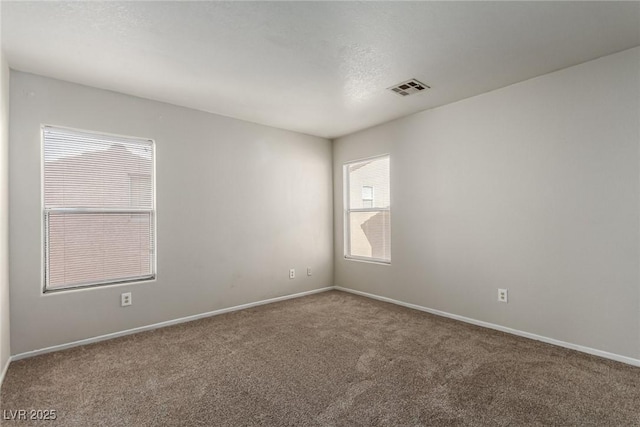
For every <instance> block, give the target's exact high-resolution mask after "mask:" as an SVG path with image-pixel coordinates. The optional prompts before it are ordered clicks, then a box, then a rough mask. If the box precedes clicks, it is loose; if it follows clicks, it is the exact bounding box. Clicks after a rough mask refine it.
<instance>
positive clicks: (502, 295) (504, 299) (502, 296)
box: [498, 289, 509, 302]
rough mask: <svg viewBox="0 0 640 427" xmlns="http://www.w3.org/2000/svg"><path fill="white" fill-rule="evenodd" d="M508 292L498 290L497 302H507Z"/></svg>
mask: <svg viewBox="0 0 640 427" xmlns="http://www.w3.org/2000/svg"><path fill="white" fill-rule="evenodd" d="M508 292H509V291H508V290H507V289H498V301H500V302H508V296H509V295H508Z"/></svg>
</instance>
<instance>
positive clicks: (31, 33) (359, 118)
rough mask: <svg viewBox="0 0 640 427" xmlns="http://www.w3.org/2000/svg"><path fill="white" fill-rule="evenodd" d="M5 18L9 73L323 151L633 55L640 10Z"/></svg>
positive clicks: (413, 9)
mask: <svg viewBox="0 0 640 427" xmlns="http://www.w3.org/2000/svg"><path fill="white" fill-rule="evenodd" d="M1 7H2V11H1V12H2V47H3V49H4V50H5V54H6V57H7V60H8V62H9V65H10V66H11V67H12V68H14V69H17V70H22V71H27V72H32V73H36V74H42V75H46V76H50V77H54V78H58V79H62V80H67V81H71V82H76V83H81V84H85V85H90V86H95V87H99V88H103V89H110V90H114V91H118V92H123V93H127V94H132V95H137V96H141V97H144V98H150V99H155V100H159V101H165V102H169V103H172V104H177V105H182V106H186V107H191V108H196V109H199V110H204V111H209V112H212V113H218V114H222V115H225V116H231V117H236V118H240V119H244V120H249V121H252V122H257V123H262V124H267V125H271V126H276V127H280V128H284V129H290V130H295V131H299V132H303V133H307V134H312V135H319V136H323V137H329V138H333V137H337V136H341V135H345V134H348V133H351V132H354V131H357V130H359V129H363V128H366V127H369V126H372V125H375V124H378V123H382V122H385V121H388V120H391V119H394V118H397V117H401V116H404V115H407V114H411V113H414V112H417V111H420V110H424V109H428V108H432V107H435V106H439V105H443V104H447V103H450V102H453V101H456V100H460V99H463V98H467V97H470V96H473V95H476V94H479V93H482V92H486V91H489V90H492V89H496V88H499V87H503V86H506V85H509V84H512V83H515V82H518V81H522V80H526V79H528V78H531V77H535V76H538V75H541V74H545V73H548V72H551V71H554V70H558V69H561V68H565V67H568V66H571V65H575V64H578V63H581V62H584V61H588V60H590V59H594V58H597V57H600V56H603V55H607V54H610V53H614V52H617V51H621V50H624V49H628V48H631V47H634V46H638V45H640V2H409V3H407V2H402V3H399V2H366V3H360V2H233V3H232V2H69V3H66V2H33V3H32V2H7V1H3V2H2V5H1ZM410 78H417V79H418V80H421V81H423V82H425V83H427V84H428V85H430V86H431V87H432V89H431V90H429V91H427V92H424V93H418V94H416V95H412V96H410V97H404V98H403V97H400V96H398V95H395V94H393V93H392V92H390V91H387V90H385V88H387V87H389V86H391V85H394V84H395V83H398V82H401V81H404V80H407V79H410Z"/></svg>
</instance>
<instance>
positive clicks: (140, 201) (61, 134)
mask: <svg viewBox="0 0 640 427" xmlns="http://www.w3.org/2000/svg"><path fill="white" fill-rule="evenodd" d="M152 173H153V161H152V145H151V142H150V141H142V140H140V141H128V140H125V139H123V138H118V137H113V138H112V137H109V136H100V135H91V134H86V133H82V132H76V131H69V130H66V129H55V128H45V130H44V202H45V207H46V208H54V207H73V208H78V207H84V208H124V207H128V208H146V209H151V208H152V207H153V187H152Z"/></svg>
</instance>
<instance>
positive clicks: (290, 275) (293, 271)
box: [289, 268, 296, 279]
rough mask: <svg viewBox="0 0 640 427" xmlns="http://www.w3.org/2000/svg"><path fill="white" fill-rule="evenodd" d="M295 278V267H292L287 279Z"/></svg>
mask: <svg viewBox="0 0 640 427" xmlns="http://www.w3.org/2000/svg"><path fill="white" fill-rule="evenodd" d="M295 278H296V269H295V268H292V269H290V270H289V279H295Z"/></svg>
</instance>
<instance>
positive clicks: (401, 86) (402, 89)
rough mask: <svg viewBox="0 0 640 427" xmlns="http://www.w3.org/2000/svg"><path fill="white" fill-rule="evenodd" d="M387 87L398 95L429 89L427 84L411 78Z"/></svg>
mask: <svg viewBox="0 0 640 427" xmlns="http://www.w3.org/2000/svg"><path fill="white" fill-rule="evenodd" d="M387 89H389V90H392V91H394V92H395V93H397V94H398V95H400V96H407V95H413V94H414V93H418V92H422V91H423V90H427V89H429V86H427V85H426V84H424V83H422V82H419V81H418V80H416V79H411V80H407V81H406V82H402V83H398V84H397V85H394V86H391V87H389V88H387Z"/></svg>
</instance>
